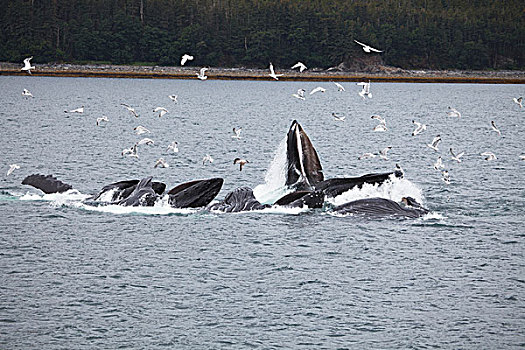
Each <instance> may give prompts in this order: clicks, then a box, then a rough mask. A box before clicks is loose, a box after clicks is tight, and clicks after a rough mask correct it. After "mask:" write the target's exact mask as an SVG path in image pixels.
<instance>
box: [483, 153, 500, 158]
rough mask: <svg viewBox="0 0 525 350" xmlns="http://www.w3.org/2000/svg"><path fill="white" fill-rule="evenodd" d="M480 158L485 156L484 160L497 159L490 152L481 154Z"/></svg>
mask: <svg viewBox="0 0 525 350" xmlns="http://www.w3.org/2000/svg"><path fill="white" fill-rule="evenodd" d="M481 155H482V156H485V160H496V159H498V157H496V155H495V154H494V153H492V152H483V153H481Z"/></svg>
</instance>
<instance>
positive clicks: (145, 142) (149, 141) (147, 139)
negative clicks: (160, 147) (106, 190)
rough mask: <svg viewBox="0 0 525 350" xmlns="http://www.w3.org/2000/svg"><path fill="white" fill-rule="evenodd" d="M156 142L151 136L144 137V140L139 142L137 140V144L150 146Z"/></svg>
mask: <svg viewBox="0 0 525 350" xmlns="http://www.w3.org/2000/svg"><path fill="white" fill-rule="evenodd" d="M154 143H155V141H153V140H152V139H150V138H147V137H145V138H143V139H142V140H140V141H139V142H137V146H140V145H148V146H151V145H153V144H154Z"/></svg>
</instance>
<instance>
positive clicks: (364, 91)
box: [356, 80, 372, 99]
mask: <svg viewBox="0 0 525 350" xmlns="http://www.w3.org/2000/svg"><path fill="white" fill-rule="evenodd" d="M356 85H361V86H362V87H363V89H362V90H361V91H360V92H359V96H361V97H362V98H363V99H364V98H365V96H368V98H372V93H371V92H370V80H369V81H368V83H365V82H361V83H357V84H356Z"/></svg>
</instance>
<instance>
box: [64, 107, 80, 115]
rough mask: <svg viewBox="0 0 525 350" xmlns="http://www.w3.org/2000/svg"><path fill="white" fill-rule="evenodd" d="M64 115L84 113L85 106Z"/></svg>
mask: <svg viewBox="0 0 525 350" xmlns="http://www.w3.org/2000/svg"><path fill="white" fill-rule="evenodd" d="M64 113H80V114H82V113H84V106H82V107H80V108H77V109H72V110H70V111H64Z"/></svg>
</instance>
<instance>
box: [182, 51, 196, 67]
mask: <svg viewBox="0 0 525 350" xmlns="http://www.w3.org/2000/svg"><path fill="white" fill-rule="evenodd" d="M191 60H193V56H190V55H188V54H187V53H185V54H184V55H182V58H181V60H180V65H181V66H184V65H185V64H186V62H188V61H191Z"/></svg>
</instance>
